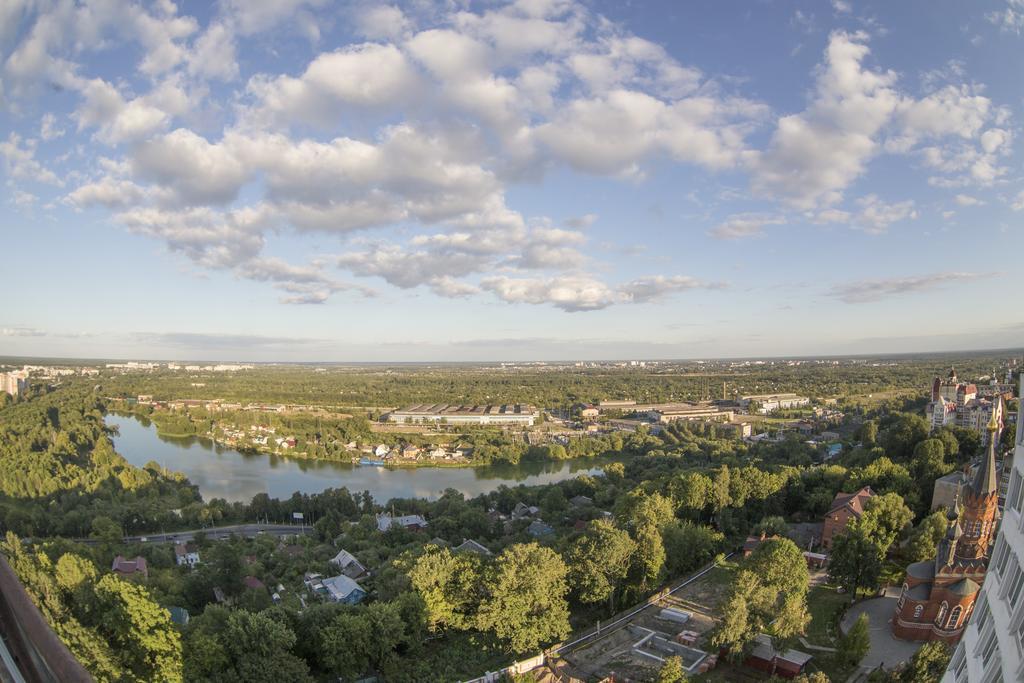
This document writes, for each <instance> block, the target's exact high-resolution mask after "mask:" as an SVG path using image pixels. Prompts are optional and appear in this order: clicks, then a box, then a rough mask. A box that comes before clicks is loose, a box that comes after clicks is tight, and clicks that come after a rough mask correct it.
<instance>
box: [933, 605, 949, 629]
mask: <svg viewBox="0 0 1024 683" xmlns="http://www.w3.org/2000/svg"><path fill="white" fill-rule="evenodd" d="M948 610H949V605H947V604H946V603H945V602H943V603H942V605H941V606H940V607H939V615H938V616H937V617H935V623H936V624H937V625H938V626H942V620H943V618H945V616H946V612H947V611H948Z"/></svg>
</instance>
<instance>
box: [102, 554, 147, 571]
mask: <svg viewBox="0 0 1024 683" xmlns="http://www.w3.org/2000/svg"><path fill="white" fill-rule="evenodd" d="M110 571H113V572H117V573H118V574H135V573H138V574H142V575H144V576H149V567H147V566H146V558H144V557H136V558H135V559H132V560H129V559H128V558H126V557H123V556H121V555H118V556H117V557H115V558H114V562H113V564H111V565H110Z"/></svg>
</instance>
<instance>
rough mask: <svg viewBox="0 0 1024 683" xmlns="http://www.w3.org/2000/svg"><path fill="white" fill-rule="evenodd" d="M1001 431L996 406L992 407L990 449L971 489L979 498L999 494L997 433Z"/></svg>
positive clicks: (989, 436)
mask: <svg viewBox="0 0 1024 683" xmlns="http://www.w3.org/2000/svg"><path fill="white" fill-rule="evenodd" d="M997 431H999V422H998V421H997V420H996V406H995V405H994V404H993V406H992V419H991V420H989V422H988V448H987V449H986V451H985V457H984V459H982V461H981V466H980V467H978V472H977V473H976V474H975V475H974V481H973V482H972V483H971V489H972V490H973V491H974V493H975V495H977V496H979V497H980V496H987V495H989V494H990V493H998V492H999V482H998V480H997V479H996V440H997V438H998V437H997V436H996V432H997Z"/></svg>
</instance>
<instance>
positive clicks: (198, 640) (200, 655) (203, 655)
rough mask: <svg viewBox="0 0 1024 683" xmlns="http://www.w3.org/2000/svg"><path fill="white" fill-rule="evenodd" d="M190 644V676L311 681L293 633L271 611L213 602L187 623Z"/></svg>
mask: <svg viewBox="0 0 1024 683" xmlns="http://www.w3.org/2000/svg"><path fill="white" fill-rule="evenodd" d="M187 644H188V647H186V648H185V655H186V656H185V673H186V677H187V678H188V680H190V681H210V682H211V683H212V682H213V681H247V682H251V683H281V682H282V681H297V682H306V681H309V680H310V678H309V669H308V667H307V666H306V663H305V662H303V661H302V660H301V659H299V658H298V657H296V656H295V655H294V654H292V652H291V650H292V648H293V647H294V646H295V632H294V631H292V630H291V628H289V626H288V625H287V624H286V623H284V622H283V621H279V620H275V619H273V618H271V617H270V616H269V613H268V612H260V613H258V614H253V613H252V612H247V611H245V610H235V611H232V610H228V609H225V608H223V607H220V606H218V605H211V606H210V607H207V608H206V610H205V611H204V612H203V613H202V614H201V615H199V616H198V617H196V618H195V619H193V620H192V621H191V622H190V623H189V628H188V637H187ZM147 680H162V679H160V678H159V677H157V678H151V679H147Z"/></svg>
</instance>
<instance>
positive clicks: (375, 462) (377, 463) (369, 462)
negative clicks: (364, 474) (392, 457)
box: [359, 458, 384, 467]
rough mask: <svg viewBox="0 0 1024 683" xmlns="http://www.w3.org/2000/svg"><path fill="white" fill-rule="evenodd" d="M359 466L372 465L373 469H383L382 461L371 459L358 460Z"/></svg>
mask: <svg viewBox="0 0 1024 683" xmlns="http://www.w3.org/2000/svg"><path fill="white" fill-rule="evenodd" d="M359 464H360V465H373V466H375V467H384V461H383V460H374V459H373V458H359Z"/></svg>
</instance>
